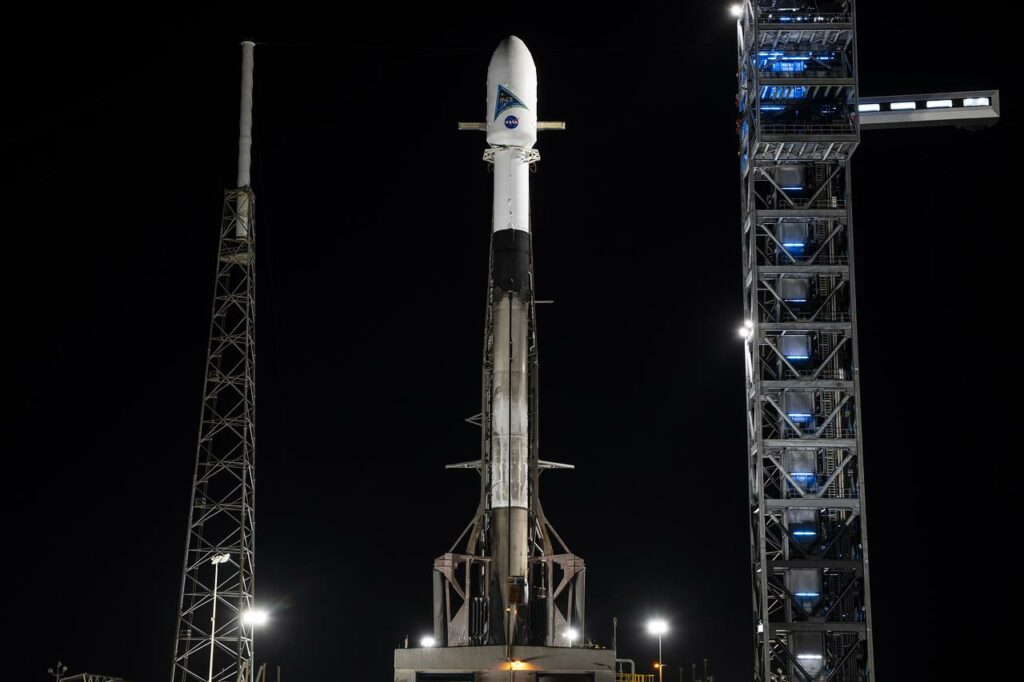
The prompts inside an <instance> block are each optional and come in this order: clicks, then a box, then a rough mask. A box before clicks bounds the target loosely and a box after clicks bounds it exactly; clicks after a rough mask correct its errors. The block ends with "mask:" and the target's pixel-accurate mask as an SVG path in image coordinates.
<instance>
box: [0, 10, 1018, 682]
mask: <svg viewBox="0 0 1024 682" xmlns="http://www.w3.org/2000/svg"><path fill="white" fill-rule="evenodd" d="M862 4H863V6H862V7H861V8H860V12H859V30H860V35H859V47H860V83H861V92H862V94H863V95H882V94H902V93H917V92H934V91H956V90H968V89H975V88H992V87H996V88H1002V105H1003V115H1004V118H1003V120H1002V122H1001V123H1000V124H999V125H998V126H997V127H995V128H992V129H988V130H984V131H981V132H970V131H963V130H956V129H952V128H935V129H924V130H912V131H879V132H874V131H873V132H867V133H865V135H864V140H863V143H862V146H861V148H860V151H858V153H857V155H856V159H855V162H854V187H855V193H854V196H855V206H856V230H857V274H858V280H857V295H858V304H859V310H858V314H859V328H860V350H861V366H862V389H863V396H864V401H863V408H862V412H863V425H864V429H865V443H866V448H865V449H866V467H867V472H868V478H867V481H868V485H869V488H868V490H869V492H868V493H867V496H868V499H867V502H868V508H869V510H870V517H871V523H870V538H871V559H872V563H871V566H872V573H871V578H872V590H873V593H874V599H873V608H874V622H875V646H876V667H877V672H878V674H879V679H920V678H923V677H925V676H927V675H934V676H938V678H940V679H952V678H953V676H954V675H958V676H962V675H969V674H976V673H981V674H984V673H992V672H995V671H996V670H998V669H999V668H1000V667H1001V666H1002V665H1003V664H1004V661H1005V659H1006V658H1007V657H1008V656H1009V655H1010V653H1009V651H1010V650H1009V649H1008V647H1009V646H1010V637H1011V632H1012V630H1011V629H1003V628H1002V627H999V626H998V625H997V624H998V623H1000V622H1001V621H1003V620H1005V619H1006V617H1007V616H1008V615H1010V614H1012V613H1013V611H1014V610H1015V609H1016V604H1017V602H1019V598H1018V597H1017V587H1016V586H1015V585H1016V584H1015V582H1014V581H1016V580H1018V577H1017V576H1016V572H1015V571H1014V570H1013V565H1014V560H1013V559H1011V555H1012V553H1013V549H1014V547H1015V546H1016V545H1017V544H1019V541H1018V539H1017V531H1018V526H1019V524H1016V523H1014V522H1013V521H1012V518H1013V516H1014V515H1016V514H1018V513H1019V511H1018V510H1017V508H1018V507H1019V502H1016V501H1014V500H1013V499H1012V496H1013V495H1014V494H1015V493H1016V491H1017V482H1016V480H1015V477H1014V475H1013V469H1012V468H1011V466H1012V465H1011V455H1012V454H1013V453H1014V452H1016V453H1017V455H1019V454H1020V449H1019V448H1020V446H1019V438H1014V437H1013V434H1014V432H1015V431H1016V429H1017V428H1019V420H1017V419H1015V417H1014V407H1015V403H1016V401H1018V400H1019V396H1017V397H1008V398H1003V397H1002V395H1001V393H1002V392H1001V391H1000V390H999V387H1000V386H1009V385H1010V384H1011V383H1012V382H1016V381H1017V379H1015V377H1016V375H1017V374H1018V373H1019V369H1018V367H1017V366H1016V362H1017V358H1018V356H1019V351H1018V348H1019V333H1018V332H1016V331H1015V328H1016V326H1017V323H1018V322H1019V319H1018V318H1019V313H1020V306H1019V301H1018V297H1017V296H1013V292H1014V291H1015V290H1016V284H1017V280H1018V279H1019V277H1018V273H1019V264H1018V262H1017V257H1016V253H1015V249H1016V242H1017V239H1016V232H1017V230H1019V229H1020V223H1019V218H1017V219H1013V218H1011V216H1012V215H1014V214H1016V213H1017V211H1015V210H1013V207H1014V205H1015V204H1016V203H1017V202H1019V194H1018V193H1019V189H1018V188H1016V187H1014V186H1013V185H1012V184H1011V183H1012V182H1013V176H1012V173H1011V172H1010V171H1009V170H1008V168H1007V167H1008V165H1009V164H1007V163H1004V159H1019V157H1020V151H1021V150H1020V147H1019V145H1018V144H1017V139H1018V135H1019V122H1018V119H1017V117H1016V114H1015V110H1016V107H1017V101H1018V98H1017V93H1016V92H1015V90H1014V89H1013V86H1014V85H1016V83H1015V82H1013V81H1011V77H1010V76H1009V74H1010V69H1011V68H1012V64H1013V58H1012V55H1011V54H1010V49H1009V47H1007V45H1009V44H1010V40H1009V28H1008V26H1009V24H1010V20H1009V17H1007V16H1002V17H1000V16H999V13H998V12H990V11H988V10H983V9H981V8H979V10H980V11H974V10H973V9H971V8H970V7H966V6H964V7H962V8H960V9H959V10H957V11H956V12H955V13H950V12H939V11H932V10H927V9H922V6H921V5H920V3H880V4H878V3H862ZM5 23H6V27H5V28H6V30H5V32H4V33H5V34H6V35H5V39H4V43H3V46H2V50H3V52H2V55H3V61H4V65H5V68H4V73H5V84H4V95H3V100H4V106H3V114H2V116H3V127H2V129H0V158H2V159H3V161H2V163H0V168H2V173H3V178H2V184H0V225H2V235H3V249H2V251H0V258H2V265H0V287H2V291H3V300H4V303H5V306H4V307H5V310H4V318H3V319H4V321H5V324H4V325H3V329H4V332H3V344H4V356H3V357H4V359H5V360H6V362H5V366H6V369H5V371H4V384H5V390H4V391H3V406H2V407H3V411H2V415H3V417H2V432H0V439H2V440H0V452H2V453H3V457H4V462H5V477H4V478H5V481H6V486H5V488H6V495H5V510H4V531H5V532H4V535H5V544H6V545H7V547H6V549H5V551H4V555H5V562H4V563H5V573H6V577H5V578H4V584H5V586H6V588H7V591H8V599H7V600H6V604H5V606H6V608H5V609H4V610H5V617H4V628H5V631H6V640H5V641H6V643H7V645H10V646H11V651H10V652H9V654H8V659H11V658H13V660H14V663H15V668H16V670H15V671H14V673H15V676H16V677H18V678H20V679H31V680H45V679H46V678H45V677H44V676H45V670H46V668H47V666H49V665H53V664H54V662H55V661H56V659H57V658H60V659H61V660H63V661H64V662H65V663H67V664H68V665H69V666H70V668H71V672H81V671H86V670H87V671H90V672H102V673H108V674H114V675H120V676H123V677H125V678H127V679H129V680H131V681H132V682H144V681H160V680H166V679H167V675H168V673H169V671H170V655H171V647H172V643H173V642H172V639H173V629H174V618H175V611H176V607H177V599H178V589H179V585H180V570H181V555H182V549H183V540H184V530H185V520H186V515H187V505H188V500H189V482H190V480H191V471H192V466H193V457H194V448H195V438H196V431H197V419H198V409H199V398H200V390H201V379H202V366H203V357H204V352H205V345H206V331H207V325H208V315H209V304H210V294H211V284H212V277H213V267H214V253H215V248H216V230H217V226H218V219H219V215H220V205H221V200H222V191H223V188H224V187H227V186H231V185H233V183H234V164H235V154H236V146H235V145H236V136H237V99H238V82H237V81H238V61H239V52H238V47H237V43H238V41H239V40H241V39H243V38H253V39H255V40H256V41H258V42H264V43H265V44H263V45H259V46H258V47H257V49H256V85H255V98H256V108H255V121H256V124H255V138H256V142H255V150H254V159H255V161H254V169H253V183H254V187H255V190H256V193H257V207H258V209H257V223H256V224H257V228H256V230H257V235H258V237H257V239H258V252H259V270H258V291H259V293H258V300H259V304H258V308H259V329H258V339H259V341H258V344H259V346H258V366H259V370H258V384H259V390H258V394H259V408H258V423H259V428H258V445H259V471H258V476H257V478H258V481H259V489H258V511H257V520H258V538H259V542H258V548H259V553H258V557H257V567H258V580H257V584H258V600H259V601H260V602H261V603H262V604H263V605H264V606H266V607H268V608H269V609H270V610H271V612H272V621H271V623H270V625H269V626H268V627H267V628H266V629H265V630H261V631H260V633H259V635H258V641H257V659H258V662H264V661H265V662H267V663H268V664H269V666H271V667H273V666H276V665H281V666H282V669H283V677H284V679H285V680H295V681H299V680H313V679H368V680H370V679H373V680H386V679H390V677H389V676H390V675H391V671H390V669H391V666H392V659H391V649H392V648H394V647H396V646H399V645H400V643H401V641H402V639H403V637H405V636H406V634H409V635H410V637H411V639H413V640H416V639H418V637H419V635H420V634H422V633H424V632H426V631H427V629H428V627H429V625H430V599H431V592H430V570H429V569H430V565H431V562H432V560H433V558H434V557H435V556H437V555H438V554H440V553H442V552H444V551H446V550H447V549H448V547H449V546H450V544H451V542H452V541H453V540H454V538H455V536H456V535H457V534H458V533H459V531H461V530H462V528H463V526H464V525H465V523H466V522H467V521H468V520H469V518H470V516H471V514H472V513H473V510H474V509H475V505H476V503H477V482H476V480H475V476H474V475H473V474H471V473H466V472H445V471H444V469H443V465H444V464H446V463H449V462H455V461H463V460H467V459H472V458H473V457H475V456H476V455H477V452H478V450H477V443H478V435H477V432H476V430H475V429H474V428H473V427H471V426H468V425H466V424H464V423H463V422H462V419H463V418H464V417H466V416H468V415H471V414H473V413H475V412H477V411H478V410H479V404H478V402H479V376H480V369H479V364H480V349H481V335H482V322H483V312H484V307H483V303H484V283H485V278H486V268H487V245H488V228H489V220H490V218H489V215H490V177H489V176H488V174H487V172H486V168H485V165H484V163H483V162H482V161H481V160H480V155H481V151H482V150H483V148H484V140H483V136H482V135H481V134H479V133H458V132H456V129H455V123H456V121H460V120H481V119H482V118H483V115H484V98H485V94H486V93H485V89H484V81H485V74H486V67H487V62H488V59H489V57H490V53H491V51H492V50H493V49H494V47H495V45H496V44H497V43H498V41H499V40H500V39H501V38H502V37H504V36H505V35H507V34H509V33H516V34H517V35H519V36H520V37H522V38H523V39H524V40H525V41H526V43H527V45H528V46H529V47H530V48H531V50H532V51H533V54H534V57H535V60H536V62H537V66H538V70H539V79H540V105H539V107H540V114H541V118H542V119H556V120H562V119H564V120H566V121H568V131H567V132H565V133H547V134H543V135H542V138H541V140H540V142H539V145H538V146H539V148H540V149H541V151H542V153H543V160H542V161H541V163H540V165H539V172H538V173H537V174H536V175H534V176H532V188H531V189H532V195H533V196H532V206H533V229H534V233H535V238H534V248H535V261H536V270H537V281H538V295H539V297H540V298H550V299H554V300H555V301H556V303H555V304H554V305H552V306H546V307H543V309H542V310H541V312H540V340H541V353H542V354H541V357H542V367H543V369H542V375H543V386H544V392H543V400H542V423H543V434H542V445H543V454H544V457H545V458H546V459H553V460H556V461H565V462H571V463H574V464H576V465H577V467H578V468H577V470H576V471H575V472H568V473H560V472H557V473H550V474H547V475H546V476H545V477H544V479H545V484H544V488H543V491H542V495H543V498H544V501H545V507H546V510H547V512H548V516H549V517H550V518H551V519H552V521H553V522H554V524H555V526H556V527H557V528H558V530H559V532H560V534H561V535H562V537H564V538H565V539H566V540H567V541H568V543H569V544H570V546H571V547H572V549H573V550H574V551H575V552H577V553H578V554H580V555H581V556H583V557H584V558H585V559H586V561H587V567H588V574H589V579H588V585H589V599H588V602H589V604H588V621H587V626H588V628H587V629H588V632H587V635H588V636H590V637H592V638H594V639H595V640H597V641H601V642H605V643H607V642H608V641H609V639H610V631H611V619H612V616H618V618H619V644H620V647H619V648H620V652H621V655H625V656H629V657H631V658H635V659H636V660H637V661H638V664H639V667H640V668H641V669H644V670H649V669H650V668H649V665H650V662H651V661H652V660H654V658H655V657H656V644H655V642H654V641H653V640H652V639H651V638H650V637H648V636H647V635H645V634H644V632H643V623H644V621H645V620H646V619H647V618H648V617H649V616H651V615H655V614H660V615H663V616H665V617H666V618H668V619H669V620H670V622H671V624H672V631H671V633H670V634H669V635H668V636H667V638H666V639H665V661H666V663H667V664H668V665H669V666H670V670H669V673H670V674H671V678H670V679H674V677H675V675H676V672H675V670H674V668H675V667H676V666H679V665H685V666H687V669H688V667H689V662H690V661H693V660H699V659H700V658H702V657H705V656H707V657H710V659H711V661H712V668H713V671H714V672H715V673H716V679H718V680H720V681H725V680H744V679H749V677H750V671H751V665H752V651H751V649H750V634H749V632H750V627H751V618H750V594H749V578H748V559H749V550H748V531H747V525H746V513H747V506H746V501H745V495H746V478H745V468H744V455H743V453H744V448H745V437H744V412H743V400H742V390H743V388H742V386H743V377H742V356H741V347H740V342H739V340H738V339H737V338H736V335H735V329H736V327H737V326H738V324H739V323H740V321H741V317H742V308H741V281H740V233H739V201H738V179H737V173H738V163H737V158H736V148H737V143H736V137H735V132H734V120H735V110H734V106H733V98H734V94H735V47H734V44H735V26H734V23H733V21H732V19H731V18H729V17H728V14H727V12H726V7H725V3H721V2H708V3H695V2H694V3H672V4H671V5H670V6H669V5H668V4H665V5H660V6H657V7H645V6H643V5H640V4H633V3H631V4H628V5H626V4H624V5H616V6H615V7H614V8H609V9H601V8H600V7H599V6H598V5H596V4H588V5H581V6H575V7H572V6H567V5H559V6H550V7H549V6H540V5H527V6H517V5H510V4H507V3H505V4H504V6H501V7H497V8H494V9H490V10H486V11H482V10H481V9H480V8H479V7H478V6H476V5H467V6H464V7H462V8H459V9H455V10H446V9H443V8H441V7H422V8H419V9H417V10H414V11H409V10H407V9H404V8H401V7H399V6H397V5H396V6H392V5H388V6H385V5H370V6H366V5H359V6H355V7H350V8H349V9H345V8H342V7H340V6H339V7H335V8H334V9H332V10H330V11H327V10H323V9H320V10H313V9H308V10H307V9H302V8H300V7H298V6H291V5H290V6H288V7H287V8H283V7H277V8H276V9H275V10H274V11H273V12H269V11H268V12H260V11H258V10H250V9H245V8H243V7H236V8H235V9H234V10H233V11H231V12H228V11H218V12H212V11H210V10H209V9H207V10H202V11H195V10H191V9H188V8H186V7H184V6H179V7H177V8H176V9H165V10H162V11H157V9H156V8H155V7H154V8H153V9H152V13H151V14H144V13H142V12H141V11H138V10H136V11H134V12H128V13H125V12H124V11H121V12H117V13H114V12H113V11H110V12H109V13H108V14H104V13H103V12H100V13H97V12H96V11H89V12H85V11H78V12H74V13H70V14H69V13H64V12H60V11H58V10H56V9H53V10H52V12H50V13H49V14H43V13H39V14H37V15H33V16H24V17H16V16H10V17H8V20H7V21H6V22H5ZM1003 27H1007V28H1003ZM1012 443H1017V445H1016V446H1013V445H1012ZM1015 627H1016V626H1015Z"/></svg>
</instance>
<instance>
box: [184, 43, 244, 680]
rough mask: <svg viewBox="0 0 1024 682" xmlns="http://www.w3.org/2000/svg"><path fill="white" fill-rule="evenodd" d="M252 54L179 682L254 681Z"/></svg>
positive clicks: (211, 357) (199, 475)
mask: <svg viewBox="0 0 1024 682" xmlns="http://www.w3.org/2000/svg"><path fill="white" fill-rule="evenodd" d="M253 48H254V44H253V43H251V42H244V43H242V98H241V121H240V129H239V150H238V179H237V185H238V186H237V187H236V188H235V189H229V190H227V191H226V192H225V193H224V209H223V215H222V219H221V225H220V239H219V242H218V249H217V272H216V277H215V278H214V292H213V310H212V314H211V319H210V336H209V345H208V347H207V353H206V372H205V374H204V381H203V400H202V410H201V415H200V422H199V443H198V447H197V450H196V464H195V473H194V476H193V480H192V502H191V509H190V511H189V521H188V532H187V535H186V540H185V562H184V569H183V572H182V581H181V599H180V602H179V604H180V606H179V610H178V621H177V627H176V629H175V642H174V659H173V664H172V667H171V682H251V681H252V677H253V628H254V627H255V625H256V620H257V619H256V618H254V617H253V616H254V615H255V613H256V612H254V611H253V593H254V576H255V567H254V556H255V535H256V527H255V519H254V515H253V512H254V507H255V485H256V481H255V470H256V460H255V446H256V433H255V403H256V392H255V369H256V368H255V357H256V347H255V328H256V312H255V285H256V281H255V266H256V261H255V250H254V232H253V228H254V210H255V203H254V198H253V193H252V188H251V187H250V186H249V159H250V154H249V150H250V146H251V143H252V71H253Z"/></svg>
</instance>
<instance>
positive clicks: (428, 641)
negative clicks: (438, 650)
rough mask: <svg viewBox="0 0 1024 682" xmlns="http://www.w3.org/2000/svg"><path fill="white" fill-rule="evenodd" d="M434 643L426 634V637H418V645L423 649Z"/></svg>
mask: <svg viewBox="0 0 1024 682" xmlns="http://www.w3.org/2000/svg"><path fill="white" fill-rule="evenodd" d="M435 644H437V642H436V641H435V640H434V638H433V637H431V636H430V635H427V636H426V637H421V638H420V646H421V647H423V648H424V649H429V648H430V647H432V646H434V645H435Z"/></svg>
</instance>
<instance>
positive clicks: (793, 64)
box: [772, 57, 807, 73]
mask: <svg viewBox="0 0 1024 682" xmlns="http://www.w3.org/2000/svg"><path fill="white" fill-rule="evenodd" d="M804 59H806V57H804ZM806 68H807V65H806V64H804V63H803V62H797V61H782V62H773V63H772V71H783V72H787V73H793V72H797V71H803V70H804V69H806Z"/></svg>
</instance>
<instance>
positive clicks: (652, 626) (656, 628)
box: [647, 618, 668, 635]
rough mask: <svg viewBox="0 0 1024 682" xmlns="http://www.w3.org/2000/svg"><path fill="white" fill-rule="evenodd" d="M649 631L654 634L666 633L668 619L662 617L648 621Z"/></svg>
mask: <svg viewBox="0 0 1024 682" xmlns="http://www.w3.org/2000/svg"><path fill="white" fill-rule="evenodd" d="M647 632H649V633H650V634H652V635H664V634H665V633H666V632H668V621H665V620H662V619H661V618H654V619H652V620H649V621H647Z"/></svg>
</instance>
